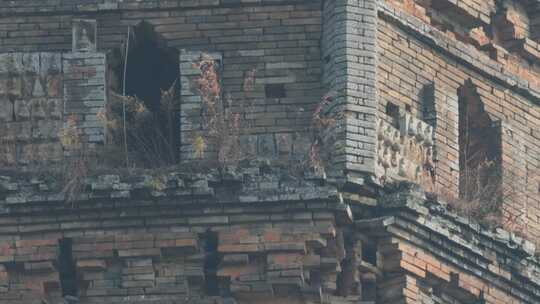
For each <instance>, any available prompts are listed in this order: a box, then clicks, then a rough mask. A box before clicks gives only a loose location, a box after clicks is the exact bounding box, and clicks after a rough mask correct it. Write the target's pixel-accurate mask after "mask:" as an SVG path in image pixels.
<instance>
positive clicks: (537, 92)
mask: <svg viewBox="0 0 540 304" xmlns="http://www.w3.org/2000/svg"><path fill="white" fill-rule="evenodd" d="M378 13H379V18H381V19H384V20H386V21H388V22H391V23H392V24H394V25H396V26H398V27H399V28H401V29H402V30H404V31H405V32H407V33H410V34H412V35H414V37H416V38H417V39H418V40H420V41H422V42H424V43H426V44H427V45H429V46H430V47H431V48H433V49H434V50H436V51H438V52H440V53H442V54H444V55H445V56H447V57H449V58H452V59H454V60H455V61H456V62H458V63H460V64H462V65H464V66H466V67H467V68H469V69H471V70H472V71H475V72H477V73H479V74H481V75H482V76H483V77H486V78H487V79H489V80H491V81H493V82H495V83H498V84H500V85H502V86H504V87H506V88H508V89H510V90H512V91H514V92H517V93H519V94H520V95H522V96H525V97H526V98H527V99H528V100H530V101H531V102H532V103H533V104H535V105H540V88H538V87H533V86H532V85H531V84H530V83H529V82H528V81H527V80H524V79H521V78H519V77H518V76H517V75H515V74H513V73H511V72H510V71H508V70H505V67H504V66H503V65H502V64H500V63H498V62H496V61H494V60H493V59H491V58H490V57H489V56H488V55H487V54H484V53H482V52H481V51H479V50H477V49H476V48H475V47H474V46H472V45H467V44H465V43H463V42H460V41H457V40H455V39H452V38H450V37H448V36H446V35H445V34H444V33H443V32H441V31H440V30H438V29H436V28H434V27H433V26H431V25H429V24H426V23H424V22H423V21H422V20H420V19H418V18H416V17H414V16H411V15H409V14H407V13H406V12H403V11H399V10H397V9H394V8H393V7H391V6H390V5H388V4H386V3H382V2H379V5H378Z"/></svg>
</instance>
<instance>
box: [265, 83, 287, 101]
mask: <svg viewBox="0 0 540 304" xmlns="http://www.w3.org/2000/svg"><path fill="white" fill-rule="evenodd" d="M264 91H265V93H266V97H268V98H285V97H287V94H286V93H285V85H284V84H282V83H279V84H267V85H266V86H265V87H264Z"/></svg>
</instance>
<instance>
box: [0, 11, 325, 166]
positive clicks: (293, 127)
mask: <svg viewBox="0 0 540 304" xmlns="http://www.w3.org/2000/svg"><path fill="white" fill-rule="evenodd" d="M263 2H264V1H263ZM100 3H101V2H100ZM101 4H103V3H101ZM154 4H155V5H156V6H154ZM260 4H261V3H259V2H258V3H256V4H241V3H235V4H230V3H228V4H227V5H225V4H223V5H225V6H226V7H220V6H221V5H222V4H220V2H219V1H211V2H205V1H202V2H192V1H172V2H170V3H168V5H166V6H163V5H164V4H163V3H161V2H160V6H157V4H156V3H155V1H148V5H146V3H140V2H133V3H131V2H125V1H124V2H122V3H119V6H117V3H114V4H111V5H112V7H118V9H114V10H104V11H100V14H97V15H84V14H83V15H76V16H74V15H73V14H71V12H70V11H71V10H77V9H75V7H76V4H75V3H72V4H69V5H67V6H65V10H63V9H59V10H57V11H56V12H55V13H49V14H47V15H44V16H33V15H24V13H21V15H20V16H18V17H16V18H15V17H9V16H6V15H4V16H0V23H1V24H10V25H9V26H7V27H5V29H6V35H7V37H4V39H3V40H2V42H1V43H0V51H14V50H17V51H21V50H24V51H34V50H41V49H47V50H55V51H66V50H68V49H70V48H71V26H72V25H71V21H72V19H73V18H84V17H88V18H89V19H97V24H98V41H97V45H98V48H99V50H100V51H109V50H112V49H115V48H121V47H122V42H123V41H124V40H125V37H126V36H127V26H128V25H132V26H134V25H137V24H138V23H140V22H141V21H142V20H145V21H146V22H149V23H150V24H152V25H153V26H154V30H155V31H156V32H157V33H158V34H159V35H160V37H161V40H162V41H163V42H165V44H166V46H167V47H172V48H176V49H178V50H180V49H187V50H193V51H202V52H205V51H206V52H219V53H220V54H221V55H222V58H223V60H222V85H223V88H224V90H223V91H224V92H223V96H224V97H228V96H229V97H230V98H231V100H232V108H233V111H234V107H235V106H237V105H238V103H239V101H240V100H242V99H245V100H247V102H249V104H252V106H250V107H249V109H248V112H247V113H245V121H246V123H245V125H246V128H245V129H247V130H249V131H246V133H248V134H256V135H255V136H247V137H246V138H244V139H243V141H244V142H245V143H246V149H247V150H255V151H260V150H264V151H267V154H268V156H270V157H276V156H279V155H281V156H282V157H289V156H290V155H291V154H295V155H299V157H303V156H305V155H306V154H307V148H308V147H309V145H310V138H309V136H307V134H308V132H307V129H308V128H309V126H310V123H311V114H312V112H313V109H314V107H315V105H316V104H317V103H318V102H319V100H320V99H321V96H322V95H323V90H322V89H321V58H320V57H321V55H320V45H319V39H320V36H321V23H322V20H321V5H320V2H319V1H283V2H280V1H278V2H276V1H271V2H268V3H264V4H272V5H260ZM21 5H22V4H21ZM15 6H17V5H15ZM88 6H89V7H91V6H92V4H89V5H88ZM53 7H54V6H53ZM100 7H104V6H103V5H101V6H100ZM145 8H157V10H148V9H146V10H145ZM14 9H15V8H14ZM28 9H29V10H31V8H28ZM33 9H34V11H33V12H35V11H36V10H45V11H46V10H47V8H36V7H34V8H33ZM96 9H97V8H96ZM51 10H52V9H51ZM80 10H81V12H85V9H84V8H80ZM46 27H50V28H46ZM42 28H43V29H42ZM252 70H255V71H256V73H255V75H256V76H255V77H256V80H255V85H254V87H253V90H252V91H250V92H245V90H244V89H243V84H244V80H245V78H246V77H247V73H248V72H250V71H252ZM269 84H275V85H282V87H283V89H284V93H285V97H279V98H273V97H267V94H266V90H265V87H266V86H267V85H269ZM188 123H189V122H188ZM293 143H296V145H293Z"/></svg>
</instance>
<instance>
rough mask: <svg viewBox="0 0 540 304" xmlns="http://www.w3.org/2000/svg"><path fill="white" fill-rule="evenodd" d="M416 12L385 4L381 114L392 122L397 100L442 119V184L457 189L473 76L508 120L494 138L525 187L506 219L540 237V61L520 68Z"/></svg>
mask: <svg viewBox="0 0 540 304" xmlns="http://www.w3.org/2000/svg"><path fill="white" fill-rule="evenodd" d="M410 14H411V11H410V10H409V11H407V10H405V9H404V8H399V7H398V8H393V6H391V5H389V4H381V7H380V12H379V17H380V19H379V27H378V46H379V48H378V53H379V56H380V58H379V66H378V74H377V79H378V92H379V94H380V102H379V113H380V115H381V116H382V117H383V120H384V119H386V120H387V121H388V122H389V123H391V121H392V119H391V117H390V116H388V115H386V114H385V112H386V105H387V103H389V102H390V103H393V104H395V105H397V106H398V107H401V108H402V109H407V110H406V111H409V112H411V113H412V115H413V116H416V117H419V118H420V119H422V120H424V121H426V122H428V123H430V124H432V125H433V126H435V138H434V139H435V147H436V148H435V162H436V172H435V174H436V183H437V187H438V189H439V190H442V189H444V190H446V191H448V192H449V193H450V194H453V195H457V193H458V192H459V191H458V190H459V185H458V184H459V145H458V143H459V136H460V134H458V122H459V96H458V89H459V88H460V87H463V86H464V85H465V83H466V81H468V80H470V81H472V87H473V88H474V91H475V94H477V98H479V99H480V101H481V103H482V104H483V107H484V110H485V111H486V112H487V113H488V115H489V117H490V119H491V120H492V121H493V122H497V121H499V122H500V123H501V124H502V129H503V132H502V135H501V139H500V140H499V141H500V142H499V143H497V142H494V143H491V145H492V147H496V146H497V145H498V144H502V166H503V170H504V175H505V176H506V177H505V178H506V180H507V182H508V184H507V185H506V187H512V188H514V187H515V189H520V190H519V191H516V192H518V193H514V194H513V195H512V196H509V197H505V203H504V209H505V219H506V221H507V222H509V223H511V224H512V225H513V224H516V225H517V226H519V227H522V231H523V232H525V233H527V234H528V235H529V236H530V237H531V238H533V239H536V240H538V238H539V237H540V225H539V219H540V218H539V216H540V213H539V206H540V205H539V204H540V201H539V199H538V198H539V196H538V189H537V188H538V183H539V181H538V176H539V175H540V162H539V158H538V157H537V155H540V147H539V146H538V142H539V134H538V132H537V130H538V128H539V127H540V125H539V124H540V120H539V114H540V112H539V107H538V105H539V103H538V102H539V99H538V96H539V95H538V93H539V92H540V91H539V90H538V86H537V83H538V79H539V78H538V76H533V75H536V74H534V73H536V72H535V70H536V66H535V65H536V64H537V61H534V65H531V66H528V67H525V66H523V65H519V64H518V68H510V65H509V64H508V63H507V62H502V61H498V62H497V61H496V60H497V58H493V57H492V58H490V57H489V56H488V54H486V53H484V52H482V51H481V50H478V49H477V48H476V47H475V46H473V45H471V44H468V43H463V42H461V41H458V40H456V39H455V37H453V36H451V35H448V33H445V32H442V31H440V30H437V29H436V28H434V27H432V25H429V24H425V23H423V22H422V21H421V20H419V19H417V18H415V17H412V16H411V15H410ZM481 19H482V18H481ZM479 22H484V20H483V19H482V20H481V21H479ZM485 22H487V21H485ZM515 56H517V58H519V56H521V55H520V53H516V54H515ZM516 69H517V70H519V69H529V70H530V71H531V72H532V73H533V74H528V76H527V77H525V76H524V75H523V74H515V70H516ZM433 117H435V118H436V119H433ZM510 180H511V182H510Z"/></svg>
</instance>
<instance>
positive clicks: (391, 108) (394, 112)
mask: <svg viewBox="0 0 540 304" xmlns="http://www.w3.org/2000/svg"><path fill="white" fill-rule="evenodd" d="M385 113H386V115H388V117H390V119H391V123H392V125H393V126H394V127H396V128H398V129H399V107H398V106H397V105H396V104H394V103H392V102H390V101H389V102H387V103H386V109H385Z"/></svg>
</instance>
